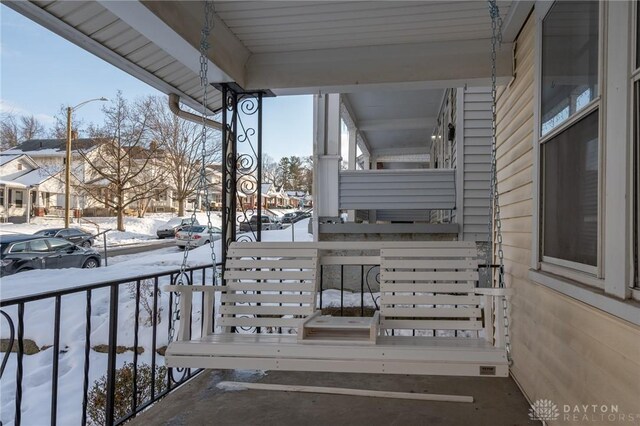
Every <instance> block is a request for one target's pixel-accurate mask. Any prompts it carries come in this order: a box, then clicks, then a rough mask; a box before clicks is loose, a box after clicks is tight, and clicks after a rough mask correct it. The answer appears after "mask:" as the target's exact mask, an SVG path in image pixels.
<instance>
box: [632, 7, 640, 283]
mask: <svg viewBox="0 0 640 426" xmlns="http://www.w3.org/2000/svg"><path fill="white" fill-rule="evenodd" d="M638 9H639V10H640V7H639V8H638ZM633 89H634V90H633V91H634V93H633V95H634V96H633V99H634V102H633V127H634V132H633V142H634V153H635V157H634V158H635V161H634V167H633V173H634V177H635V179H634V181H635V191H634V199H633V205H634V215H635V220H634V227H635V231H634V233H633V235H634V244H633V248H634V250H633V263H634V270H635V272H636V273H635V285H636V287H640V81H636V82H635V83H634V85H633Z"/></svg>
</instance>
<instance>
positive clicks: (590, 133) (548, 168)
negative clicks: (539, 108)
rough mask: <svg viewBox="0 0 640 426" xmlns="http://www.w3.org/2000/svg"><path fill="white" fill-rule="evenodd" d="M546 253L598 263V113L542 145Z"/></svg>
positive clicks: (587, 262)
mask: <svg viewBox="0 0 640 426" xmlns="http://www.w3.org/2000/svg"><path fill="white" fill-rule="evenodd" d="M542 155H543V160H544V167H543V177H544V181H543V190H542V192H543V253H542V254H543V256H550V257H553V258H556V259H563V260H568V261H572V262H577V263H582V264H586V265H592V266H596V265H597V254H598V253H597V252H598V249H597V247H598V112H597V111H595V112H593V113H591V114H589V115H588V116H586V117H585V118H583V119H582V120H580V121H579V122H577V123H576V124H574V125H573V126H571V127H570V128H568V129H567V130H565V131H563V132H562V133H560V134H558V135H557V136H555V137H554V138H552V139H550V140H549V141H548V142H546V143H544V144H543V146H542Z"/></svg>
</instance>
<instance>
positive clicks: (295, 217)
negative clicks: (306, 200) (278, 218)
mask: <svg viewBox="0 0 640 426" xmlns="http://www.w3.org/2000/svg"><path fill="white" fill-rule="evenodd" d="M303 214H304V212H302V211H300V210H297V211H295V212H289V213H285V214H284V216H282V223H296V222H297V221H299V220H301V219H302V215H303Z"/></svg>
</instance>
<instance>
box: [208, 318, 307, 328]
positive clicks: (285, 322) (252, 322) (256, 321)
mask: <svg viewBox="0 0 640 426" xmlns="http://www.w3.org/2000/svg"><path fill="white" fill-rule="evenodd" d="M300 321H302V319H300V318H248V317H242V318H238V317H220V318H218V325H220V326H222V327H234V326H235V327H297V326H298V325H299V324H300Z"/></svg>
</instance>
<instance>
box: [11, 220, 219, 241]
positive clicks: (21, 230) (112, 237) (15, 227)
mask: <svg viewBox="0 0 640 426" xmlns="http://www.w3.org/2000/svg"><path fill="white" fill-rule="evenodd" d="M175 216H176V215H175V214H172V213H148V214H146V215H145V217H143V218H137V217H125V219H124V223H125V229H126V231H117V230H115V229H116V228H117V219H116V218H115V217H91V218H86V219H85V218H83V219H81V220H80V223H78V220H77V219H74V220H73V221H72V224H71V226H72V227H74V228H80V229H82V230H84V231H86V232H88V233H91V234H96V233H98V232H102V231H106V230H107V229H111V231H109V232H107V246H109V247H112V246H120V245H126V244H135V243H139V242H141V241H147V240H153V239H156V238H157V235H156V231H157V230H158V228H159V227H160V226H162V225H164V224H165V223H167V221H168V220H169V219H171V218H172V217H175ZM186 216H187V217H189V215H186ZM196 218H197V219H198V221H199V222H200V223H202V224H205V223H207V214H206V213H203V212H199V213H196ZM211 223H212V225H213V226H218V227H219V226H221V224H222V216H221V213H220V212H211ZM62 227H64V219H63V218H48V217H36V218H33V219H32V222H31V223H20V224H13V223H2V224H0V235H7V234H33V233H35V232H37V231H39V230H40V229H43V228H62ZM96 246H97V247H102V246H103V240H102V237H100V238H98V239H97V240H96Z"/></svg>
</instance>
